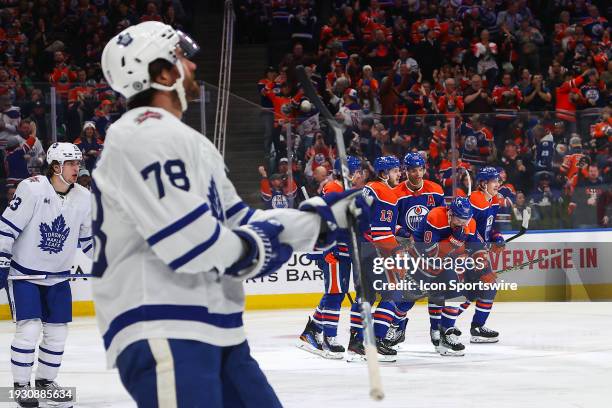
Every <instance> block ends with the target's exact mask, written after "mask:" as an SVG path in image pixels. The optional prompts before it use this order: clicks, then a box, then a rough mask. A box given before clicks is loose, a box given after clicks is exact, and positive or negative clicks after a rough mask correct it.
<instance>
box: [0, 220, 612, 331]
mask: <svg viewBox="0 0 612 408" xmlns="http://www.w3.org/2000/svg"><path fill="white" fill-rule="evenodd" d="M511 235H512V234H508V235H507V236H506V237H509V236H511ZM553 254H554V257H553ZM541 258H547V259H546V260H544V261H541V262H538V263H536V264H533V265H531V266H530V267H528V268H525V269H523V270H517V271H512V272H508V273H505V274H503V275H500V276H499V279H503V280H504V281H506V282H516V283H517V286H518V289H517V290H516V291H502V292H500V293H499V294H498V296H497V300H499V301H592V300H612V267H611V265H612V229H604V230H602V229H598V230H580V231H575V230H568V231H556V232H554V233H552V232H545V231H530V232H529V233H528V234H526V235H525V236H523V237H521V238H520V239H518V240H516V241H515V244H514V245H512V246H511V247H510V246H509V249H508V250H506V251H505V252H504V254H502V255H500V256H499V257H497V258H495V259H493V260H492V263H493V264H494V267H495V269H496V270H501V269H504V268H506V267H509V266H512V265H515V264H520V263H524V262H527V261H529V260H532V259H541ZM553 258H554V259H553ZM90 285H91V282H90V281H89V280H84V279H77V280H74V281H73V282H72V290H73V311H74V314H75V315H93V314H94V307H93V302H92V301H91V299H92V295H91V286H90ZM245 290H246V294H247V298H246V308H247V309H251V310H253V309H286V308H302V307H312V306H315V305H316V304H317V303H318V302H319V300H320V299H321V293H322V290H323V274H322V272H321V271H320V270H319V269H318V268H317V266H316V264H315V262H314V261H311V260H309V259H308V258H307V257H306V254H304V253H295V254H294V255H293V256H292V258H291V259H290V260H289V262H288V263H287V264H286V265H285V266H284V267H283V268H282V269H281V270H279V271H278V272H276V273H274V274H272V275H270V276H267V277H264V278H260V279H256V280H249V281H247V282H246V283H245ZM345 302H348V300H345ZM7 303H8V302H7V298H6V292H5V291H2V293H0V319H9V318H10V311H9V307H8V304H7Z"/></svg>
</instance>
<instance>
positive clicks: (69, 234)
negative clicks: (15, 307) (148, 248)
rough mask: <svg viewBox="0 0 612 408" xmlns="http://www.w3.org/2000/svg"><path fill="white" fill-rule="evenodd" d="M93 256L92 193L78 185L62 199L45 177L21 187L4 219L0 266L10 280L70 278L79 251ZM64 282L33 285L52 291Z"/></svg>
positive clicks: (0, 225)
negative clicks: (18, 277)
mask: <svg viewBox="0 0 612 408" xmlns="http://www.w3.org/2000/svg"><path fill="white" fill-rule="evenodd" d="M78 246H80V247H81V248H82V249H83V252H85V253H86V254H88V255H89V254H92V253H93V249H92V247H93V239H92V234H91V193H90V192H89V191H88V190H87V189H86V188H84V187H82V186H80V185H78V184H74V185H73V186H72V187H71V188H70V190H69V191H68V192H67V193H66V194H65V195H62V196H60V195H58V194H57V193H56V191H55V189H54V188H53V186H52V185H51V182H50V181H49V179H48V178H47V177H45V176H34V177H30V178H29V179H26V180H24V181H22V182H21V183H19V186H18V187H17V191H16V192H15V196H14V197H13V199H12V200H11V202H10V203H9V205H8V207H6V210H4V213H3V214H2V216H0V264H1V265H2V266H7V265H10V275H41V274H56V273H70V267H71V266H72V264H73V261H74V257H75V253H76V251H77V247H78ZM64 280H66V279H65V278H47V279H39V280H31V281H30V282H32V283H35V284H37V285H45V286H50V285H54V284H56V283H58V282H62V281H64Z"/></svg>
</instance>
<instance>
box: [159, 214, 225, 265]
mask: <svg viewBox="0 0 612 408" xmlns="http://www.w3.org/2000/svg"><path fill="white" fill-rule="evenodd" d="M220 234H221V225H220V224H219V223H217V228H215V232H214V233H213V234H212V236H211V237H210V238H208V239H207V240H206V241H204V242H202V243H201V244H199V245H196V246H195V247H193V249H191V250H190V251H189V252H187V253H186V254H184V255H182V256H180V257H178V258H176V259H175V260H174V261H172V262H170V264H169V265H168V266H170V267H171V268H172V269H174V270H177V269H179V268H180V267H181V266H183V265H185V264H186V263H188V262H189V261H191V260H193V259H194V258H195V257H197V256H198V255H201V254H202V253H203V252H205V251H206V250H207V249H208V248H210V247H211V246H213V245H214V244H215V242H217V239H218V238H219V235H220Z"/></svg>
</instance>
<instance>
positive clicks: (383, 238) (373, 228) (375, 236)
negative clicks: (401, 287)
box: [348, 156, 400, 362]
mask: <svg viewBox="0 0 612 408" xmlns="http://www.w3.org/2000/svg"><path fill="white" fill-rule="evenodd" d="M374 171H376V175H377V177H378V179H377V180H376V181H371V182H369V183H367V184H366V186H365V187H364V190H363V191H364V195H368V196H370V197H372V198H373V199H374V203H373V204H372V207H371V211H370V214H371V219H370V231H368V233H367V234H366V237H365V238H366V239H367V240H368V241H369V242H371V243H372V245H373V247H374V248H375V249H376V252H374V251H373V253H371V254H366V253H364V254H362V256H363V257H364V258H366V263H367V260H369V259H373V257H375V256H379V255H382V256H389V255H392V254H393V252H394V251H396V250H397V249H398V247H399V244H398V242H397V240H396V239H395V235H394V233H395V226H396V224H397V196H396V195H395V192H394V191H393V187H395V186H397V184H398V183H399V178H400V161H399V160H398V159H397V158H396V157H395V156H383V157H378V158H377V159H376V160H374ZM364 252H365V251H364ZM394 309H395V307H394V306H393V302H391V301H390V300H383V301H381V302H380V303H379V305H378V306H377V307H376V309H375V310H374V313H373V320H374V335H375V336H376V348H377V349H378V356H379V357H378V358H379V360H380V361H384V362H393V361H395V360H396V355H397V351H395V350H394V349H392V348H391V347H389V346H388V345H387V344H386V343H385V336H386V334H387V331H388V329H389V327H390V326H391V323H392V322H393V318H394V314H393V310H394ZM361 324H362V322H361V316H359V314H358V313H353V312H351V326H352V327H351V338H350V341H349V347H348V351H349V356H348V358H349V360H355V359H359V358H362V357H363V356H364V355H365V352H364V348H363V330H362V328H361ZM353 325H354V326H353Z"/></svg>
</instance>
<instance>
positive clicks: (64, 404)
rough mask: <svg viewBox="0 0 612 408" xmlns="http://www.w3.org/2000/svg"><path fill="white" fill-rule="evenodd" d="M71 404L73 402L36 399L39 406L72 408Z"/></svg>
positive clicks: (44, 407)
mask: <svg viewBox="0 0 612 408" xmlns="http://www.w3.org/2000/svg"><path fill="white" fill-rule="evenodd" d="M73 406H74V402H54V401H49V400H39V401H38V407H39V408H72V407H73Z"/></svg>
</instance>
